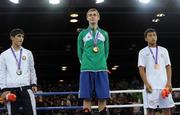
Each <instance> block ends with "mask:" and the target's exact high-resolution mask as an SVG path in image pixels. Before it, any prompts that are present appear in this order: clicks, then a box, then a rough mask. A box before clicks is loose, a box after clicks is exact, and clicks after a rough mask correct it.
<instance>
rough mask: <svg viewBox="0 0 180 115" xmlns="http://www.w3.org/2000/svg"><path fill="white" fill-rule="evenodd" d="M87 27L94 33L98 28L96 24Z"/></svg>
mask: <svg viewBox="0 0 180 115" xmlns="http://www.w3.org/2000/svg"><path fill="white" fill-rule="evenodd" d="M89 27H90V28H91V29H92V30H93V31H96V30H97V28H98V25H97V24H90V25H89Z"/></svg>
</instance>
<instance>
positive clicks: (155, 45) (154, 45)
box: [148, 44, 157, 48]
mask: <svg viewBox="0 0 180 115" xmlns="http://www.w3.org/2000/svg"><path fill="white" fill-rule="evenodd" d="M148 47H152V48H154V47H157V44H148Z"/></svg>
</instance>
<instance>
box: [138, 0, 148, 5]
mask: <svg viewBox="0 0 180 115" xmlns="http://www.w3.org/2000/svg"><path fill="white" fill-rule="evenodd" d="M139 2H141V3H144V4H147V3H149V2H150V0H139Z"/></svg>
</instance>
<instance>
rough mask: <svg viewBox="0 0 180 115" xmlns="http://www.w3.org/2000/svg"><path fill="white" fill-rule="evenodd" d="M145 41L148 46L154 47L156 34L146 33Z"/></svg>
mask: <svg viewBox="0 0 180 115" xmlns="http://www.w3.org/2000/svg"><path fill="white" fill-rule="evenodd" d="M145 40H146V41H147V43H148V44H149V45H150V46H154V45H156V42H157V34H156V32H148V33H147V36H146V38H145Z"/></svg>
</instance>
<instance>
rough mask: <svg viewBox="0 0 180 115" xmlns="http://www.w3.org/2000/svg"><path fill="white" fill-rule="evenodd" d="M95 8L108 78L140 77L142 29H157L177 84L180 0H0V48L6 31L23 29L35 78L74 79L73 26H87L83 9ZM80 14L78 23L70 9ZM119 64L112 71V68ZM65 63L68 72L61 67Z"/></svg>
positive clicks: (5, 42) (6, 39)
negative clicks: (106, 45)
mask: <svg viewBox="0 0 180 115" xmlns="http://www.w3.org/2000/svg"><path fill="white" fill-rule="evenodd" d="M92 7H95V8H97V9H98V10H99V11H100V15H101V19H100V22H99V27H100V28H103V29H105V30H107V31H108V32H109V36H110V55H109V59H108V67H109V70H110V71H111V74H110V79H124V78H125V79H128V80H132V78H133V77H134V76H135V77H137V78H140V77H139V74H138V68H137V56H138V51H139V50H140V49H141V48H143V47H145V46H146V45H147V44H146V42H145V41H144V36H143V33H144V31H145V29H147V28H149V27H153V28H155V29H156V30H157V31H158V44H159V45H161V46H164V47H166V48H167V49H168V51H169V54H170V58H171V62H172V69H173V84H174V86H178V83H179V80H180V78H179V74H180V73H179V69H180V63H179V59H180V45H179V43H180V42H179V38H180V29H179V25H180V21H179V20H180V1H179V0H152V2H151V3H150V4H140V3H139V2H138V0H105V2H104V3H101V4H95V0H62V4H59V5H55V6H53V5H50V4H49V3H48V0H21V3H20V4H12V3H10V2H9V1H8V0H0V50H1V51H3V50H6V49H7V48H9V47H10V45H11V41H10V39H9V32H10V31H11V29H13V28H22V29H23V30H24V31H25V33H26V35H25V41H24V44H23V47H25V48H27V49H30V50H31V51H32V52H33V55H34V60H35V68H36V71H37V77H38V82H39V83H41V82H42V81H43V80H46V81H58V80H60V79H64V80H65V81H69V80H74V81H78V80H79V62H78V58H77V54H76V47H77V46H76V39H77V36H78V33H77V32H76V30H77V28H86V27H88V23H87V21H86V17H85V15H86V12H87V10H88V9H89V8H92ZM72 12H76V13H78V14H79V17H78V20H79V21H78V23H74V24H73V23H70V22H69V19H70V16H69V15H70V13H72ZM157 13H164V14H165V17H162V18H160V22H158V23H153V22H152V19H153V18H156V14H157ZM114 65H119V67H118V69H117V70H116V71H113V70H111V67H113V66H114ZM61 66H67V67H68V68H67V71H61Z"/></svg>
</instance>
